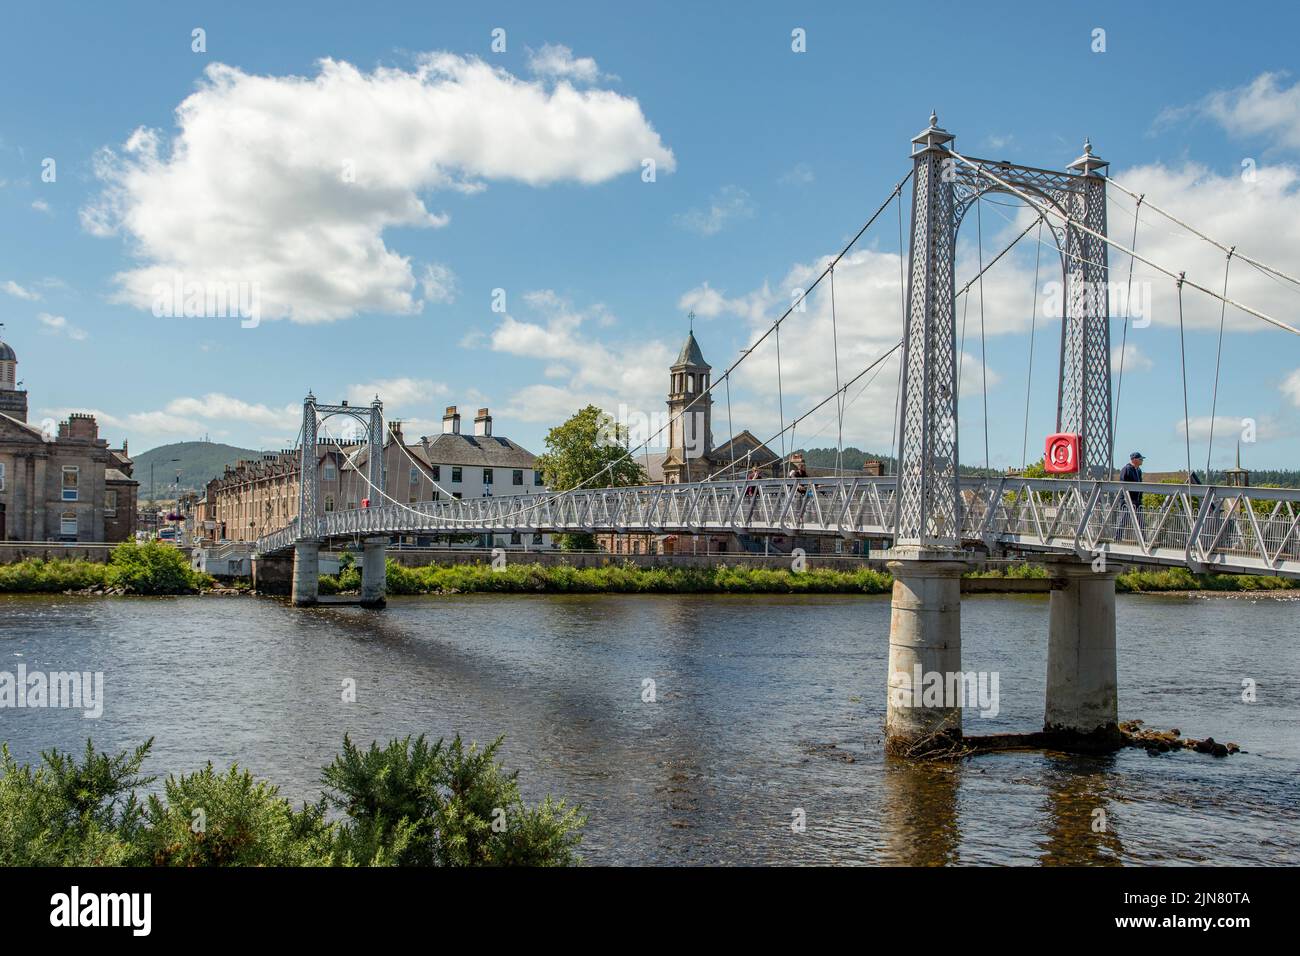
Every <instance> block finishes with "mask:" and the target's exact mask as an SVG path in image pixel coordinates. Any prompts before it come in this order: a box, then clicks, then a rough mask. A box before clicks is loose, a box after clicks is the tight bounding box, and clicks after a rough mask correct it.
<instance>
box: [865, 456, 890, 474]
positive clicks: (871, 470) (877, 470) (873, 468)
mask: <svg viewBox="0 0 1300 956" xmlns="http://www.w3.org/2000/svg"><path fill="white" fill-rule="evenodd" d="M862 473H863V474H864V475H868V476H870V477H878V476H880V475H883V474H884V473H885V463H884V462H883V461H876V460H875V459H870V458H869V459H867V460H866V461H864V462H863V463H862Z"/></svg>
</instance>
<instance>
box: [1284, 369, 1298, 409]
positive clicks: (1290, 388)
mask: <svg viewBox="0 0 1300 956" xmlns="http://www.w3.org/2000/svg"><path fill="white" fill-rule="evenodd" d="M1281 387H1282V394H1283V395H1285V396H1287V397H1288V398H1290V399H1291V403H1292V404H1293V405H1295V406H1296V407H1297V408H1300V368H1298V369H1296V370H1295V371H1294V372H1292V373H1291V374H1290V375H1288V376H1287V377H1286V379H1285V381H1283V382H1282V386H1281Z"/></svg>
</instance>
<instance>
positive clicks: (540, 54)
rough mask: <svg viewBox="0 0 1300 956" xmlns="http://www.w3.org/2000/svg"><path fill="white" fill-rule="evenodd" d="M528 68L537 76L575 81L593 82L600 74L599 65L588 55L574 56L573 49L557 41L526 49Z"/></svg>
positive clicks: (600, 76)
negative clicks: (539, 47) (534, 49)
mask: <svg viewBox="0 0 1300 956" xmlns="http://www.w3.org/2000/svg"><path fill="white" fill-rule="evenodd" d="M528 69H529V70H531V71H532V72H533V73H535V74H536V75H537V76H543V77H547V78H549V79H554V80H571V81H573V82H575V83H595V82H596V81H597V80H599V79H602V78H604V79H615V77H611V76H608V75H605V76H602V74H601V72H600V67H598V66H596V61H595V60H593V59H592V58H591V57H589V56H582V57H577V58H575V57H574V55H573V51H572V50H570V49H569V48H568V47H567V46H562V45H561V44H558V43H547V44H546V45H545V46H543V47H542V48H541V49H540V50H537V51H532V50H529V51H528Z"/></svg>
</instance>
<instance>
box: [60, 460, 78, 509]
mask: <svg viewBox="0 0 1300 956" xmlns="http://www.w3.org/2000/svg"><path fill="white" fill-rule="evenodd" d="M78 474H79V472H78V469H77V466H76V465H64V466H63V500H64V501H76V500H77V477H78Z"/></svg>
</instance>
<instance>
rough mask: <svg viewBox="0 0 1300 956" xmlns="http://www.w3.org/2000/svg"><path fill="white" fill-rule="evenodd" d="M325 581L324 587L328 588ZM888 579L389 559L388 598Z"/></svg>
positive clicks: (332, 582)
mask: <svg viewBox="0 0 1300 956" xmlns="http://www.w3.org/2000/svg"><path fill="white" fill-rule="evenodd" d="M327 582H328V583H327ZM360 586H361V576H360V573H359V572H358V571H357V569H355V568H349V569H347V570H345V571H342V572H340V574H339V575H337V576H336V577H333V578H326V577H322V578H321V593H322V594H337V593H338V592H339V591H350V590H356V589H357V588H359V587H360ZM892 586H893V579H892V578H891V577H890V576H889V575H888V574H885V573H883V572H880V571H873V570H870V569H869V568H859V569H857V570H853V571H834V570H822V569H817V570H807V571H802V572H798V573H796V572H794V571H787V570H772V569H769V568H746V567H730V566H727V565H720V566H717V567H711V568H677V567H662V568H642V567H639V566H637V565H634V564H609V565H605V566H603V567H597V568H575V567H571V566H569V565H541V564H507V565H506V566H505V567H504V568H502V569H501V570H493V569H492V567H491V566H490V565H488V564H434V565H428V566H426V567H420V568H408V567H405V566H403V565H400V564H396V563H395V562H393V561H391V560H390V561H389V562H388V593H389V594H390V595H399V594H471V593H501V594H887V593H889V590H890V588H891V587H892Z"/></svg>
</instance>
